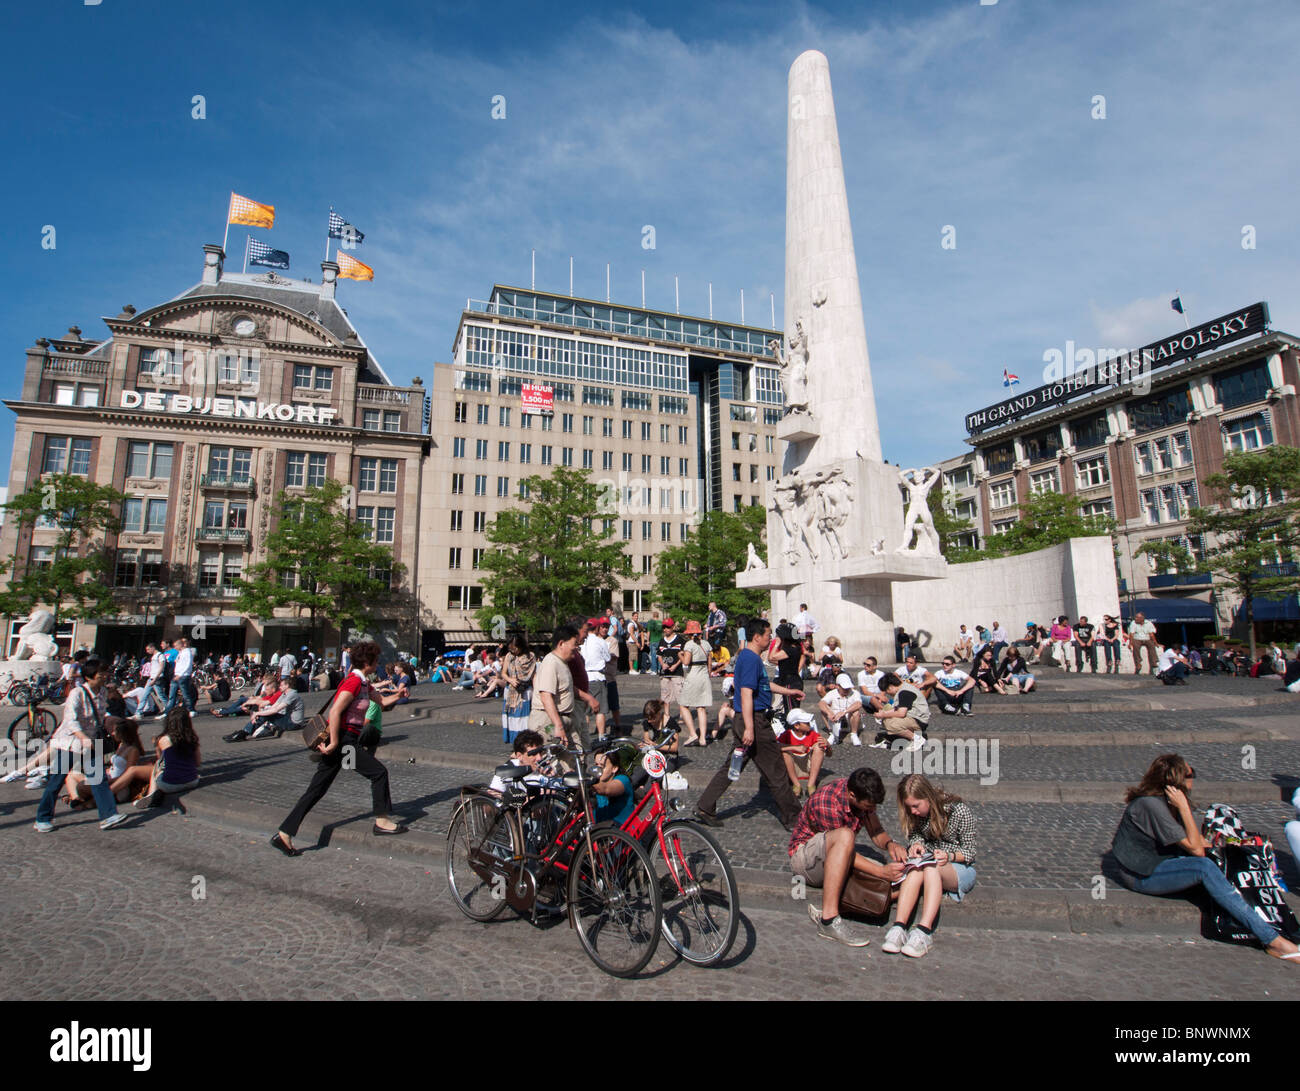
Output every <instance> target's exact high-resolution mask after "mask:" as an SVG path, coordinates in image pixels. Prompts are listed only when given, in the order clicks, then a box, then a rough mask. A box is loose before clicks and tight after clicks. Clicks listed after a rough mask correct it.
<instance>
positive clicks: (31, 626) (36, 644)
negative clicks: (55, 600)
mask: <svg viewBox="0 0 1300 1091" xmlns="http://www.w3.org/2000/svg"><path fill="white" fill-rule="evenodd" d="M52 632H54V615H53V614H52V613H50V612H49V611H48V610H33V611H32V616H31V617H30V618H28V620H27V624H26V625H24V626H23V627H22V628H21V629H19V630H18V647H16V648H15V649H14V654H13V657H14V658H15V659H57V658H58V655H59V645H58V643H57V642H56V641H55V639H54V637H52V636H51V635H50V634H51V633H52Z"/></svg>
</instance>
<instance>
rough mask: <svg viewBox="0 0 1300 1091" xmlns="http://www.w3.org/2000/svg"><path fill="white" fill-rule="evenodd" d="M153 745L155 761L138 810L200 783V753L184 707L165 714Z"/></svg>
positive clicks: (201, 756)
mask: <svg viewBox="0 0 1300 1091" xmlns="http://www.w3.org/2000/svg"><path fill="white" fill-rule="evenodd" d="M154 744H155V746H156V747H157V749H158V760H157V762H155V763H154V767H153V772H152V774H151V775H150V777H149V787H148V789H147V790H146V792H145V794H144V795H142V796H141V797H140V798H139V799H137V800H136V801H135V805H136V806H137V807H151V806H153V805H154V804H156V803H160V802H161V800H162V797H163V796H164V795H165V794H166V793H168V792H183V791H185V790H186V789H188V788H193V787H194V786H195V785H196V784H198V782H199V766H200V765H201V764H202V762H203V753H202V751H201V749H200V747H199V737H198V735H197V734H195V732H194V724H193V723H192V722H191V721H190V714H189V711H188V710H187V709H186V708H185V706H184V705H174V706H173V707H172V709H171V711H169V712H168V713H167V719H166V721H165V722H164V723H163V731H162V734H161V735H159V736H158V737H157V738H156V739H154Z"/></svg>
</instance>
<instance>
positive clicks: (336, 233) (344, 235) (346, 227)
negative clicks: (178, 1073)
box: [329, 208, 365, 244]
mask: <svg viewBox="0 0 1300 1091" xmlns="http://www.w3.org/2000/svg"><path fill="white" fill-rule="evenodd" d="M329 237H330V238H331V239H347V240H348V241H349V242H350V243H353V244H355V243H359V242H361V241H362V240H363V239H365V235H363V234H362V233H361V232H360V231H358V230H357V229H356V228H355V227H353V226H352V225H351V224H350V223H348V222H347V220H345V219H344V218H343V217H342V216H340V215H339V214H338V213H337V212H335V211H334V210H333V209H332V208H331V209H330V231H329Z"/></svg>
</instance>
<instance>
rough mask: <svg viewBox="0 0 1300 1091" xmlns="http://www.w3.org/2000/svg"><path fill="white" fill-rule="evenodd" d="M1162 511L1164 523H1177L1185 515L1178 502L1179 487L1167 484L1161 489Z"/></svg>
mask: <svg viewBox="0 0 1300 1091" xmlns="http://www.w3.org/2000/svg"><path fill="white" fill-rule="evenodd" d="M1160 512H1161V515H1162V516H1163V518H1162V519H1161V522H1164V523H1176V522H1178V520H1179V519H1181V518H1182V517H1183V512H1182V508H1181V506H1180V505H1179V502H1178V489H1177V488H1175V487H1174V486H1173V485H1165V486H1162V487H1161V489H1160Z"/></svg>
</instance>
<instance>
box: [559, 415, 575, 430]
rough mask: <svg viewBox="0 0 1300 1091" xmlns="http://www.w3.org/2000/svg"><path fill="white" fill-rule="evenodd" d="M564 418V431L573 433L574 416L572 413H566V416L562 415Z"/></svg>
mask: <svg viewBox="0 0 1300 1091" xmlns="http://www.w3.org/2000/svg"><path fill="white" fill-rule="evenodd" d="M562 418H563V419H562V422H561V423H562V427H563V428H564V430H565V431H566V432H572V431H573V414H572V413H564V414H562Z"/></svg>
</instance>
